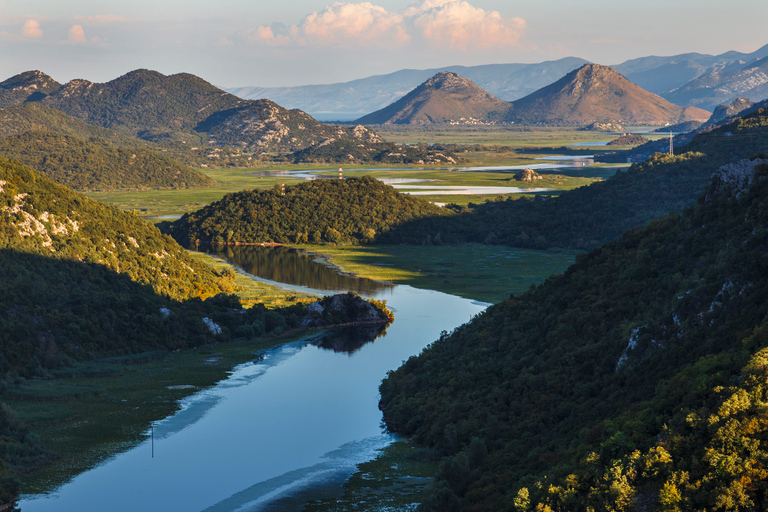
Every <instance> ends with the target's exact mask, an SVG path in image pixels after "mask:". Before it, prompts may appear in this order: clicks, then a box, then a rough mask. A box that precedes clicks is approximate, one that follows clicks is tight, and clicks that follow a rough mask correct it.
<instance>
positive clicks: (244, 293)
mask: <svg viewBox="0 0 768 512" xmlns="http://www.w3.org/2000/svg"><path fill="white" fill-rule="evenodd" d="M189 254H190V256H192V257H193V258H196V259H199V260H201V261H203V262H204V263H207V264H208V265H210V266H212V267H213V268H215V269H216V270H217V271H219V272H221V271H222V270H228V269H232V270H234V271H235V272H236V275H235V283H234V284H235V294H236V295H237V296H238V297H239V298H240V303H241V304H242V305H243V307H251V306H253V305H254V304H264V305H265V306H266V307H268V308H279V307H284V306H290V305H292V304H296V303H297V302H311V301H313V300H315V299H316V297H313V296H310V295H306V294H303V293H300V292H295V291H288V290H283V289H282V288H278V287H277V286H273V285H270V284H265V283H262V282H259V281H256V280H254V279H252V278H251V277H250V276H249V275H248V274H245V273H244V272H242V271H240V270H239V269H238V268H236V267H235V266H234V265H231V264H229V263H227V262H226V261H224V260H222V259H220V258H216V257H214V256H211V255H210V254H205V253H201V252H194V251H190V252H189Z"/></svg>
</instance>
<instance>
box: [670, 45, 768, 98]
mask: <svg viewBox="0 0 768 512" xmlns="http://www.w3.org/2000/svg"><path fill="white" fill-rule="evenodd" d="M663 96H664V98H666V99H667V100H669V101H671V102H673V103H677V104H678V105H693V106H696V107H701V108H704V109H707V110H713V109H714V108H715V107H717V106H718V105H723V104H727V103H731V102H732V101H734V100H735V99H737V98H745V99H748V100H751V101H762V100H764V99H766V98H768V57H764V58H762V59H760V60H758V61H756V62H752V63H750V64H747V65H742V66H739V67H738V68H737V69H729V70H722V71H720V70H718V71H713V72H711V73H707V74H705V75H702V76H700V77H698V78H696V79H695V80H692V81H690V82H688V83H687V84H685V85H684V86H683V87H680V88H678V89H675V90H674V91H671V92H668V93H665V94H663Z"/></svg>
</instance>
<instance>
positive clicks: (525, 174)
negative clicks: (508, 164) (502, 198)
mask: <svg viewBox="0 0 768 512" xmlns="http://www.w3.org/2000/svg"><path fill="white" fill-rule="evenodd" d="M512 179H513V180H515V181H536V180H543V179H544V177H543V176H542V175H541V174H539V173H537V172H536V171H534V170H533V169H523V170H522V171H520V172H518V173H517V174H515V175H514V176H513V177H512Z"/></svg>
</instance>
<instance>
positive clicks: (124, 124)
mask: <svg viewBox="0 0 768 512" xmlns="http://www.w3.org/2000/svg"><path fill="white" fill-rule="evenodd" d="M42 103H43V104H45V105H46V106H49V107H53V108H55V109H58V110H60V111H62V112H64V113H66V114H68V115H70V116H73V117H76V118H78V119H80V120H81V121H84V122H86V123H89V124H92V125H96V126H101V127H104V128H110V129H113V130H117V131H119V132H122V133H123V134H126V135H130V136H133V137H138V138H140V139H144V140H148V141H152V142H156V143H158V144H161V145H163V146H173V145H176V146H178V145H181V144H186V145H189V146H195V145H199V144H210V145H214V146H229V147H233V148H236V151H249V152H259V153H264V152H283V153H285V152H293V151H296V150H299V149H303V148H305V147H308V146H310V145H313V144H318V143H322V142H325V141H327V140H330V139H338V138H339V137H340V136H342V135H343V136H346V137H347V138H353V139H354V138H361V140H369V139H376V138H377V136H376V135H375V134H372V133H370V132H368V133H365V134H364V135H360V134H359V133H358V135H360V137H358V136H357V135H356V134H355V133H354V132H353V131H352V130H350V129H349V128H345V127H338V126H330V125H326V124H323V123H320V122H319V121H317V120H315V119H313V118H312V117H311V116H309V115H307V114H305V113H304V112H301V111H296V110H287V109H284V108H282V107H280V106H279V105H277V104H276V103H274V102H271V101H269V100H259V101H251V100H241V99H239V98H237V97H235V96H233V95H231V94H229V93H226V92H224V91H222V90H221V89H218V88H216V87H214V86H213V85H211V84H209V83H208V82H206V81H204V80H202V79H201V78H199V77H196V76H194V75H190V74H187V73H179V74H176V75H171V76H165V75H162V74H161V73H158V72H156V71H149V70H145V69H140V70H136V71H132V72H130V73H127V74H126V75H123V76H121V77H118V78H116V79H114V80H112V81H110V82H107V83H103V84H97V83H92V82H88V81H87V80H72V81H71V82H68V83H66V84H64V85H63V86H61V87H60V88H59V89H58V90H56V91H55V92H53V93H52V94H50V95H49V96H47V97H46V98H44V99H43V100H42ZM379 141H380V140H379Z"/></svg>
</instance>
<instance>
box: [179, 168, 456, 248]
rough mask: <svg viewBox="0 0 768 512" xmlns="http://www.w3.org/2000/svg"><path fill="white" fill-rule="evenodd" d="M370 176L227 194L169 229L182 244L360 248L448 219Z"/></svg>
mask: <svg viewBox="0 0 768 512" xmlns="http://www.w3.org/2000/svg"><path fill="white" fill-rule="evenodd" d="M449 214H450V212H449V211H447V210H445V209H443V208H440V207H438V206H435V205H433V204H431V203H429V202H427V201H425V200H423V199H419V198H417V197H412V196H409V195H407V194H400V193H398V192H397V191H396V190H395V189H394V188H392V187H391V186H389V185H385V184H383V183H381V182H380V181H378V180H375V179H373V178H371V177H369V176H364V177H362V178H345V179H343V180H338V179H330V180H314V181H309V182H306V183H301V184H299V185H294V186H290V187H286V188H285V195H282V194H281V190H280V187H275V188H273V189H271V190H264V191H260V190H249V191H243V192H237V193H232V194H227V195H226V196H224V197H223V198H222V199H221V200H220V201H217V202H215V203H212V204H210V205H208V206H206V207H204V208H202V209H200V210H198V211H197V212H195V213H191V214H185V215H184V216H183V217H182V218H181V219H179V220H177V221H175V222H174V223H172V224H171V226H170V228H169V229H170V233H171V234H172V235H173V237H174V238H175V239H176V240H178V241H179V242H180V243H182V244H194V243H196V242H203V243H214V244H235V243H265V242H277V243H307V242H312V243H359V242H369V241H371V240H373V239H374V238H375V237H376V235H377V234H378V233H382V232H386V231H387V230H389V229H392V228H393V227H394V226H398V225H400V224H403V223H405V222H408V221H411V220H413V219H418V218H422V217H427V216H442V215H449Z"/></svg>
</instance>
